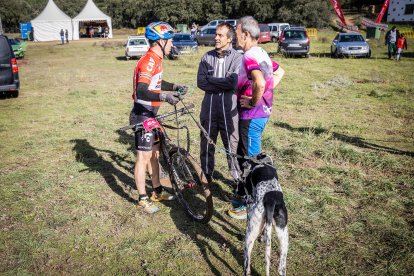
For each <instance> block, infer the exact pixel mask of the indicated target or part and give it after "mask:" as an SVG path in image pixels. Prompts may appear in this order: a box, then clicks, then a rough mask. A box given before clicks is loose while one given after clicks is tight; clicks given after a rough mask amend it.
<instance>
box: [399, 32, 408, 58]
mask: <svg viewBox="0 0 414 276" xmlns="http://www.w3.org/2000/svg"><path fill="white" fill-rule="evenodd" d="M403 49H405V50H407V39H406V38H405V37H404V35H403V34H401V35H400V38H398V40H397V60H400V59H401V55H402V52H403Z"/></svg>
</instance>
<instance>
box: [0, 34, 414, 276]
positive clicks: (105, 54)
mask: <svg viewBox="0 0 414 276" xmlns="http://www.w3.org/2000/svg"><path fill="white" fill-rule="evenodd" d="M333 37H334V33H333V32H330V31H324V32H319V36H318V38H315V39H313V40H312V42H311V47H312V50H311V58H309V59H305V58H292V59H289V58H284V57H281V56H278V55H274V56H273V58H274V59H275V60H277V61H278V62H279V63H280V64H281V66H282V67H283V68H284V69H285V70H286V75H285V77H284V79H283V80H282V82H281V84H280V87H278V88H277V89H276V90H275V102H274V106H273V114H272V117H271V120H270V121H269V123H268V125H267V128H266V131H265V134H264V138H263V150H264V151H266V152H268V153H270V154H271V155H272V156H273V157H274V160H275V162H276V164H277V166H278V171H279V178H280V181H281V184H282V187H283V189H284V193H285V200H286V203H287V207H288V211H289V230H290V248H289V255H288V274H290V275H409V274H412V273H413V271H414V252H413V251H414V231H413V230H414V192H413V190H414V160H413V158H414V70H413V69H414V53H413V50H412V49H413V48H412V46H411V45H413V42H414V40H413V39H410V40H409V41H408V45H409V51H408V52H406V53H405V54H404V57H403V60H402V61H401V62H396V61H395V60H388V59H387V58H386V49H385V46H384V45H383V41H379V42H378V41H375V40H373V41H371V42H370V44H371V46H372V48H373V54H372V58H371V59H353V58H349V59H348V58H345V59H331V58H330V57H329V47H330V42H331V40H332V38H333ZM123 39H126V35H122V36H121V35H118V36H116V38H115V39H113V40H108V41H104V40H102V39H101V40H98V39H97V40H85V41H83V40H81V41H77V42H70V43H69V44H67V45H64V46H61V45H58V42H52V43H30V45H29V47H28V50H27V53H26V57H25V58H24V59H23V60H20V61H19V65H20V67H19V70H20V78H21V91H20V96H19V98H16V99H12V98H3V99H1V100H0V141H1V144H0V156H1V162H0V209H1V216H0V229H1V235H0V273H1V274H3V275H15V274H19V275H24V274H92V275H99V274H105V275H108V274H135V275H136V274H138V275H213V274H214V275H240V274H241V273H242V261H243V253H242V246H243V242H242V239H243V233H244V227H245V222H244V221H235V220H231V219H230V218H228V217H227V215H226V212H225V211H226V210H227V209H228V208H229V204H228V203H226V202H225V201H224V200H223V199H222V197H221V194H222V192H223V191H229V189H228V188H227V186H226V184H225V182H227V181H228V180H229V179H230V175H229V173H228V172H227V168H226V164H225V163H226V162H225V156H224V154H223V153H217V154H216V158H217V166H216V169H217V171H216V175H215V177H216V181H215V183H216V184H215V185H214V187H213V196H214V206H215V213H214V216H213V219H212V221H211V222H210V223H209V224H208V225H199V224H196V223H194V222H192V221H191V220H189V219H188V217H187V216H186V214H185V213H184V211H183V210H182V208H181V207H180V206H179V205H178V203H176V202H173V203H166V204H159V206H160V208H161V211H160V212H159V213H157V214H156V215H147V214H145V213H143V212H142V211H141V210H138V209H137V208H136V206H135V204H136V201H135V200H136V198H137V192H136V190H135V186H134V181H133V174H132V170H133V162H134V152H133V140H132V139H131V136H130V135H129V134H125V133H120V132H116V130H117V129H118V128H119V127H122V126H124V125H126V124H128V116H129V111H130V108H131V105H132V100H131V87H132V74H133V69H134V66H135V63H136V60H135V61H133V60H132V61H125V60H124V59H123V55H124V52H123V48H122V46H121V45H122V44H123ZM263 47H264V48H265V49H266V50H267V51H268V52H271V53H275V51H276V47H275V45H274V44H271V43H269V44H266V45H263ZM209 49H211V48H205V47H201V49H200V51H199V53H198V54H195V55H193V56H186V57H182V58H180V59H179V60H176V61H170V60H166V61H165V62H164V79H166V80H169V81H173V82H176V83H183V84H187V85H189V86H190V88H191V91H190V93H189V95H188V96H187V102H193V103H195V105H196V109H195V115H196V117H198V114H199V111H200V103H201V99H202V97H203V92H202V91H200V90H199V89H197V87H196V72H197V68H198V62H199V60H200V58H201V56H202V55H203V53H204V52H205V51H207V50H209ZM169 110H171V107H170V106H168V105H167V104H165V105H164V106H163V108H162V110H161V111H169ZM184 123H186V124H188V125H189V127H190V129H191V133H192V153H193V154H194V155H195V156H198V142H199V131H198V130H197V129H196V126H195V124H194V123H193V122H191V121H190V120H188V121H185V122H184ZM273 240H274V242H273V246H272V247H273V250H272V252H273V254H272V256H273V257H272V260H273V266H272V268H271V273H272V274H273V275H275V274H276V273H277V261H278V253H277V252H278V246H277V244H276V239H275V238H274V239H273ZM252 270H253V273H254V274H260V275H263V274H264V246H263V244H260V243H257V244H256V246H255V249H254V255H253V262H252Z"/></svg>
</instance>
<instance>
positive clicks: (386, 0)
mask: <svg viewBox="0 0 414 276" xmlns="http://www.w3.org/2000/svg"><path fill="white" fill-rule="evenodd" d="M389 3H390V0H385V2H384V5H382V8H381V11H380V13H379V14H378V17H377V19H376V20H375V23H377V24H378V23H381V20H382V17H383V16H384V13H385V11H386V10H387V8H388V4H389Z"/></svg>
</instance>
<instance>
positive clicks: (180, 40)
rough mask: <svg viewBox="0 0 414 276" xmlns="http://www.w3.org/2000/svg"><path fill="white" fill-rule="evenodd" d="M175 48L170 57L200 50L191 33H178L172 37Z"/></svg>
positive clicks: (173, 57)
mask: <svg viewBox="0 0 414 276" xmlns="http://www.w3.org/2000/svg"><path fill="white" fill-rule="evenodd" d="M172 44H173V46H172V47H173V48H172V51H171V53H170V58H171V59H175V58H177V57H178V55H181V54H189V53H193V52H197V51H198V44H197V42H196V41H195V40H194V39H193V37H192V36H191V35H190V34H184V33H178V34H175V35H174V37H173V39H172Z"/></svg>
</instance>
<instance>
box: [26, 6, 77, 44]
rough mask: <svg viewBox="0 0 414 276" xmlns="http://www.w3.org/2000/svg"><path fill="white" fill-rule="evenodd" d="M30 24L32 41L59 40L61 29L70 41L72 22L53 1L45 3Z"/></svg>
mask: <svg viewBox="0 0 414 276" xmlns="http://www.w3.org/2000/svg"><path fill="white" fill-rule="evenodd" d="M31 23H32V27H33V39H34V41H53V40H60V30H61V29H63V31H65V30H68V34H69V39H72V34H73V32H72V21H71V19H70V17H69V16H68V15H66V14H65V13H64V12H63V11H61V10H60V9H59V7H58V6H56V4H55V2H53V0H49V2H47V5H46V7H45V8H44V10H43V11H42V12H41V13H40V14H39V15H38V16H37V17H36V18H35V19H33V20H32V21H31Z"/></svg>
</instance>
